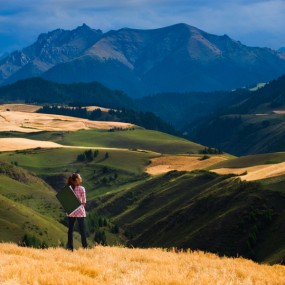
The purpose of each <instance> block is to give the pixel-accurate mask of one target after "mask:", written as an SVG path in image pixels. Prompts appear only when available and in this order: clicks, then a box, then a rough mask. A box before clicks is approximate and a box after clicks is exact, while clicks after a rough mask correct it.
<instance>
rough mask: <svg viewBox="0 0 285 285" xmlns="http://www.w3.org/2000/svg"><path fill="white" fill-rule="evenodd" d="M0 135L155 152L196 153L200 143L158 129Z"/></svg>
mask: <svg viewBox="0 0 285 285" xmlns="http://www.w3.org/2000/svg"><path fill="white" fill-rule="evenodd" d="M1 137H24V138H29V139H34V140H47V141H53V142H57V143H60V144H63V145H72V146H85V147H111V148H126V149H144V150H148V151H153V152H159V153H169V154H179V153H197V152H198V151H199V150H202V149H204V147H203V146H202V145H199V144H196V143H193V142H191V141H189V140H186V139H182V138H179V137H175V136H172V135H168V134H165V133H162V132H157V131H151V130H144V129H134V130H127V131H107V130H105V131H102V130H81V131H77V132H38V133H29V134H26V133H16V132H0V138H1Z"/></svg>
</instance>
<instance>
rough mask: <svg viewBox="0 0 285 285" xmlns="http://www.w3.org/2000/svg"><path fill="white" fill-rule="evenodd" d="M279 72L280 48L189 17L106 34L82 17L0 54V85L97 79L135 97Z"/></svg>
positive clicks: (226, 85)
mask: <svg viewBox="0 0 285 285" xmlns="http://www.w3.org/2000/svg"><path fill="white" fill-rule="evenodd" d="M283 73H285V55H284V54H283V53H280V52H278V51H274V50H271V49H269V48H257V47H247V46H245V45H243V44H241V43H240V42H238V41H234V40H232V39H231V38H229V37H228V36H227V35H224V36H217V35H212V34H209V33H206V32H204V31H201V30H199V29H197V28H195V27H192V26H189V25H186V24H176V25H173V26H169V27H165V28H160V29H154V30H138V29H129V28H124V29H120V30H113V31H109V32H107V33H102V31H100V30H94V29H91V28H90V27H88V26H87V25H85V24H84V25H82V26H81V27H78V28H76V29H75V30H72V31H65V30H61V29H58V30H55V31H52V32H49V33H47V34H42V35H40V36H39V38H38V40H37V41H36V42H35V43H34V44H33V45H31V46H29V47H27V48H24V49H23V50H22V51H16V52H14V53H12V54H10V55H9V56H8V57H6V58H4V59H2V60H1V61H0V84H8V83H11V82H14V81H16V80H19V79H24V78H28V77H31V76H42V77H44V78H46V79H49V80H53V81H57V82H60V83H74V82H91V81H98V82H100V83H102V84H104V85H106V86H107V87H109V88H112V89H119V90H123V91H125V92H126V93H128V94H129V95H130V96H132V97H141V96H143V95H149V94H153V93H157V92H185V91H213V90H230V89H234V88H237V87H242V86H247V85H252V84H255V83H258V82H267V81H269V80H272V79H274V78H276V77H278V76H280V75H282V74H283Z"/></svg>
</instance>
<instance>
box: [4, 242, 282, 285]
mask: <svg viewBox="0 0 285 285" xmlns="http://www.w3.org/2000/svg"><path fill="white" fill-rule="evenodd" d="M0 254H1V259H0V266H1V268H2V269H3V270H1V271H0V280H1V281H3V282H4V283H3V284H50V285H55V284H56V285H63V284H75V283H79V284H82V285H87V284H88V285H89V284H102V285H104V284H121V285H126V284H136V285H154V284H173V285H176V284H177V285H178V284H179V285H186V284H187V285H192V284H195V285H196V284H200V285H208V284H271V285H280V284H284V283H285V277H284V276H285V268H284V266H280V265H275V266H268V265H259V264H256V263H254V262H252V261H249V260H245V259H242V258H235V259H232V258H219V257H218V256H215V255H213V254H208V253H203V252H187V253H186V252H185V253H183V252H179V253H176V252H166V251H163V250H161V249H127V248H118V247H101V246H99V247H95V248H92V249H88V250H78V251H75V252H68V251H65V250H63V249H60V248H51V249H48V250H37V249H31V248H19V247H17V246H15V245H13V244H0ZM74 260H77V261H78V262H77V263H76V264H75V263H74ZM35 268H37V270H35Z"/></svg>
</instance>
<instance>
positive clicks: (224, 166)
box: [209, 152, 285, 181]
mask: <svg viewBox="0 0 285 285" xmlns="http://www.w3.org/2000/svg"><path fill="white" fill-rule="evenodd" d="M209 169H211V170H212V171H214V172H216V173H219V174H229V173H233V174H237V175H240V178H241V179H242V180H247V181H254V180H264V179H271V178H274V179H275V178H276V179H277V178H278V177H280V178H281V177H282V176H284V175H285V153H283V152H276V153H266V154H258V155H249V156H243V157H240V158H235V159H230V160H227V161H222V162H219V163H217V164H214V165H211V166H210V167H209ZM279 180H280V179H279Z"/></svg>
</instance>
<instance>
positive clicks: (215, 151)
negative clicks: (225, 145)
mask: <svg viewBox="0 0 285 285" xmlns="http://www.w3.org/2000/svg"><path fill="white" fill-rule="evenodd" d="M199 153H200V154H222V153H223V152H222V151H221V150H220V149H217V148H212V147H205V148H204V149H202V150H199ZM204 159H206V156H204Z"/></svg>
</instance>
